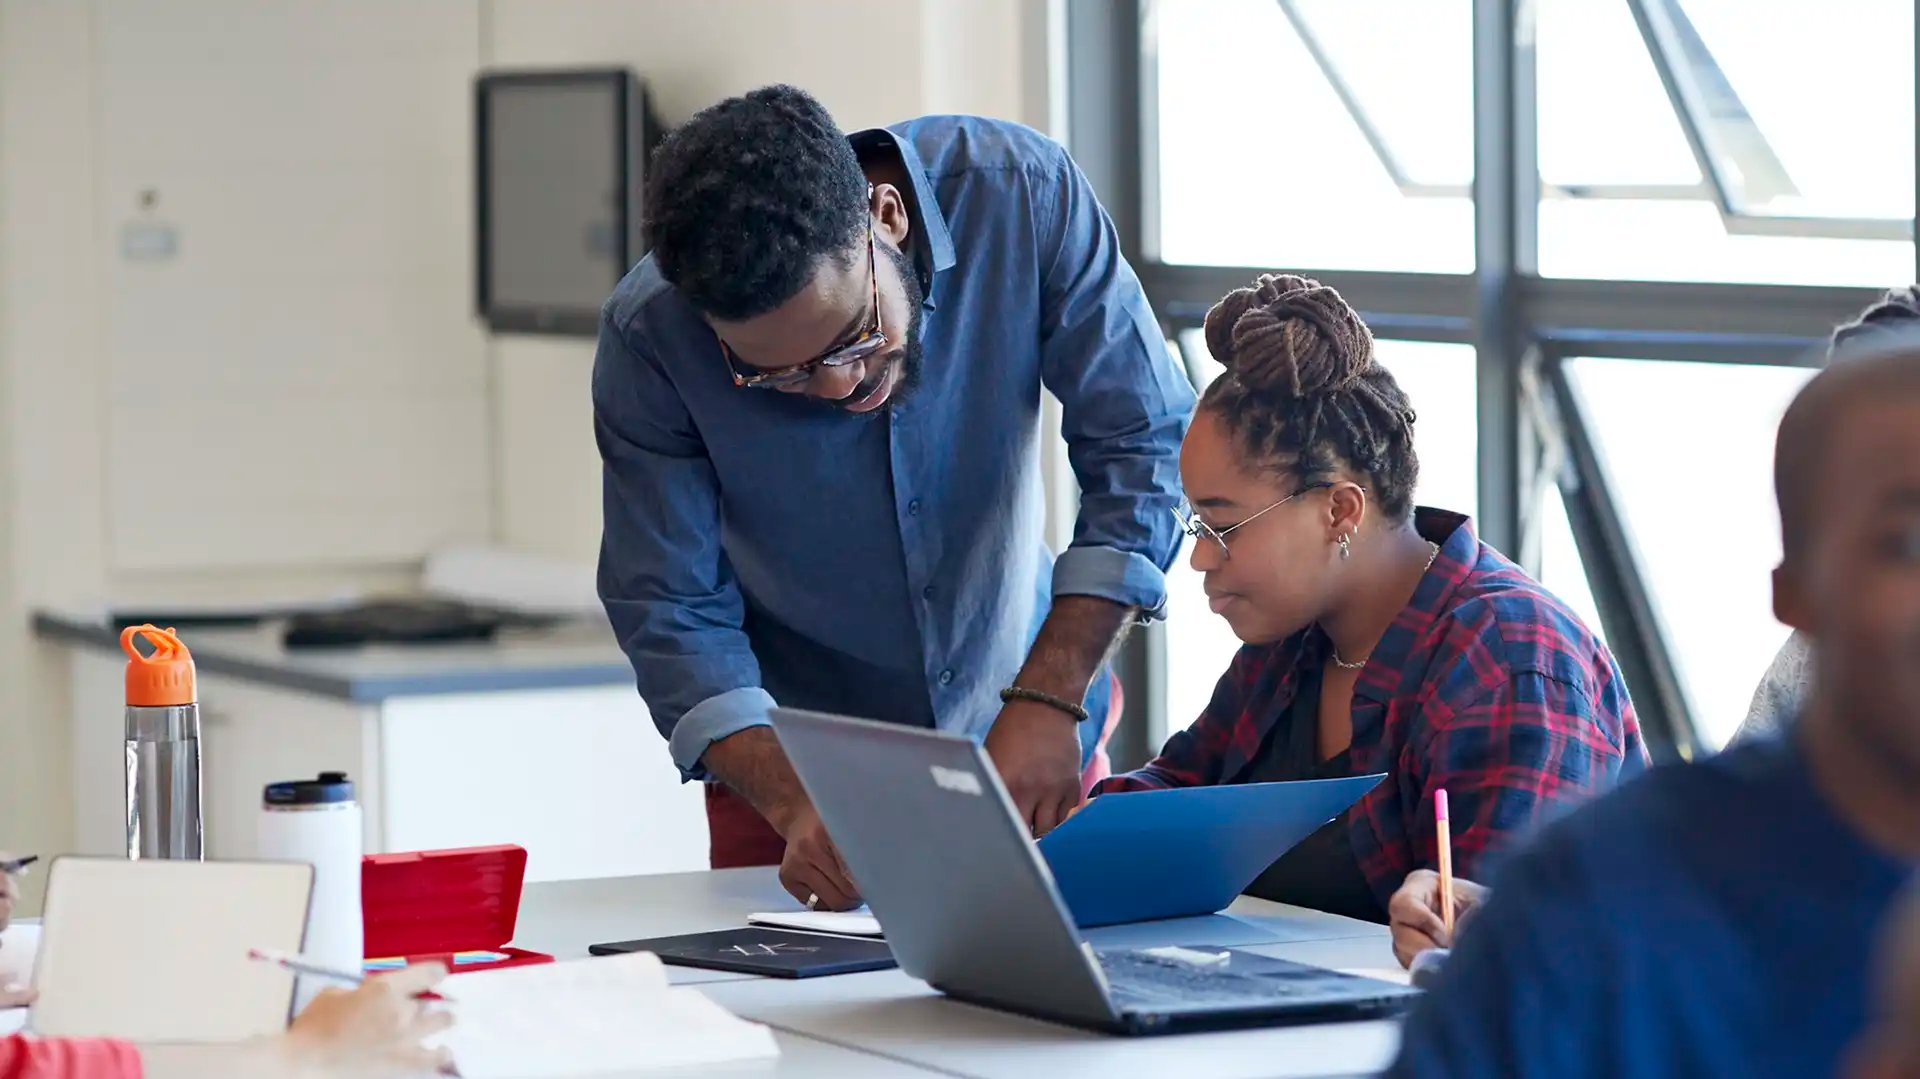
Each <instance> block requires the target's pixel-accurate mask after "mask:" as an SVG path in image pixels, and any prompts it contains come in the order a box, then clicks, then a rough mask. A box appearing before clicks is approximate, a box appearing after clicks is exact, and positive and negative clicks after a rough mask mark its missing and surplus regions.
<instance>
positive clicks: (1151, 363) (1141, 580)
mask: <svg viewBox="0 0 1920 1079" xmlns="http://www.w3.org/2000/svg"><path fill="white" fill-rule="evenodd" d="M1050 166H1051V167H1050V168H1049V169H1048V170H1045V171H1044V173H1042V174H1040V175H1036V176H1035V177H1034V178H1033V183H1034V184H1035V188H1034V204H1035V205H1034V216H1035V230H1036V234H1037V236H1038V240H1039V247H1040V260H1041V271H1042V279H1041V292H1042V295H1041V301H1042V306H1041V326H1042V329H1041V377H1042V379H1043V381H1044V382H1045V383H1046V386H1047V388H1048V389H1050V390H1052V391H1053V394H1054V396H1055V397H1057V398H1059V400H1060V405H1061V425H1060V426H1061V433H1062V434H1063V435H1064V436H1065V437H1066V441H1067V457H1068V460H1069V461H1070V463H1071V464H1072V466H1073V474H1074V477H1075V479H1077V480H1078V481H1079V485H1080V513H1079V517H1078V519H1077V520H1076V521H1075V522H1074V530H1073V543H1072V545H1071V546H1070V547H1068V549H1067V550H1065V551H1063V552H1061V554H1060V556H1059V559H1058V561H1057V562H1056V563H1055V565H1054V571H1053V594H1054V595H1056V596H1064V595H1089V596H1100V597H1103V598H1105V599H1111V600H1114V601H1115V602H1117V603H1122V604H1125V605H1127V606H1129V607H1137V608H1140V609H1141V610H1143V611H1147V612H1150V613H1152V614H1155V615H1158V614H1160V613H1161V612H1162V611H1163V610H1164V607H1165V604H1166V594H1167V585H1166V569H1167V567H1168V566H1169V565H1170V564H1172V562H1173V559H1174V557H1175V556H1176V555H1177V554H1178V553H1179V551H1180V539H1181V536H1180V531H1179V527H1178V524H1177V522H1176V521H1175V518H1174V516H1173V512H1172V511H1173V509H1174V507H1175V505H1176V504H1177V503H1178V501H1179V494H1178V491H1179V486H1180V440H1181V439H1182V438H1183V437H1184V436H1185V435H1186V430H1187V422H1188V420H1189V418H1190V417H1191V415H1192V412H1193V404H1194V393H1193V384H1192V383H1191V382H1190V381H1189V380H1188V378H1187V375H1186V372H1185V370H1183V369H1182V368H1181V367H1180V366H1179V365H1178V364H1176V363H1175V362H1174V358H1173V356H1172V354H1171V353H1170V352H1169V351H1168V349H1167V344H1166V338H1165V337H1164V336H1163V335H1162V334H1161V331H1160V325H1159V323H1158V322H1157V321H1156V320H1155V319H1154V317H1153V312H1152V310H1151V309H1150V308H1149V307H1148V306H1147V296H1146V293H1145V292H1144V291H1143V290H1142V289H1141V287H1140V280H1139V278H1137V277H1135V276H1134V272H1133V268H1132V267H1131V266H1129V265H1127V261H1126V259H1125V257H1123V256H1122V255H1121V252H1120V239H1119V235H1118V234H1117V233H1116V232H1115V231H1114V227H1113V222H1112V221H1111V220H1110V219H1109V218H1108V217H1107V214H1106V211H1105V210H1103V209H1102V208H1101V206H1100V203H1099V200H1098V199H1097V198H1095V196H1094V193H1093V188H1092V186H1091V185H1089V184H1088V183H1087V179H1086V177H1085V176H1083V175H1082V174H1081V172H1080V170H1079V168H1078V167H1077V166H1076V165H1074V163H1073V161H1072V159H1070V158H1069V157H1068V156H1067V154H1066V152H1065V151H1064V150H1061V151H1059V153H1058V155H1057V158H1056V159H1054V160H1053V161H1051V162H1050Z"/></svg>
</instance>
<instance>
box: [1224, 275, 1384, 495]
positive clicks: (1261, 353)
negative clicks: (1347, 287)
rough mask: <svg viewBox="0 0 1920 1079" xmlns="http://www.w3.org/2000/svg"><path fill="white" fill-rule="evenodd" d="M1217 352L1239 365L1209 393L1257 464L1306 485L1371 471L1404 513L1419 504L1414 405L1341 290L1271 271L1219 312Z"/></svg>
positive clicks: (1375, 484)
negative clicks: (1415, 494)
mask: <svg viewBox="0 0 1920 1079" xmlns="http://www.w3.org/2000/svg"><path fill="white" fill-rule="evenodd" d="M1206 335H1207V351H1209V352H1211V353H1213V358H1214V359H1216V360H1218V361H1219V362H1220V363H1221V364H1222V365H1223V366H1224V367H1226V369H1227V373H1226V374H1225V375H1223V376H1221V377H1220V378H1217V379H1214V380H1213V382H1212V384H1210V385H1209V386H1208V387H1207V391H1206V393H1205V394H1203V395H1202V396H1201V398H1200V407H1201V408H1202V409H1206V410H1208V411H1210V412H1211V413H1212V414H1214V415H1216V416H1218V417H1220V419H1221V420H1222V421H1223V422H1224V423H1225V425H1226V429H1227V431H1228V432H1229V434H1230V435H1231V436H1232V438H1233V440H1234V442H1235V443H1236V444H1237V445H1238V446H1239V449H1240V452H1241V453H1242V454H1243V455H1244V456H1245V458H1246V460H1247V462H1248V464H1249V465H1251V466H1253V467H1258V468H1265V469H1268V470H1271V471H1274V472H1280V473H1286V474H1289V475H1290V476H1291V477H1292V478H1293V480H1294V481H1295V482H1297V483H1299V484H1301V485H1303V486H1304V485H1308V484H1314V483H1322V482H1325V481H1327V480H1330V479H1332V478H1333V477H1334V476H1336V475H1337V474H1338V473H1339V472H1340V471H1341V470H1346V471H1348V472H1350V473H1356V474H1357V476H1356V478H1364V479H1365V481H1366V486H1367V487H1368V488H1369V489H1370V491H1371V495H1372V498H1373V499H1374V501H1375V503H1376V504H1377V505H1378V506H1379V508H1380V510H1381V511H1382V512H1383V513H1384V514H1385V515H1386V516H1388V517H1389V518H1392V519H1394V520H1406V519H1407V518H1408V516H1409V515H1410V514H1411V513H1412V512H1413V488H1414V484H1415V483H1416V482H1417V481H1418V479H1419V474H1420V462H1419V460H1418V459H1417V458H1416V457H1415V456H1414V453H1413V418H1414V417H1413V406H1412V405H1411V404H1410V403H1408V401H1407V395H1406V393H1405V392H1404V391H1402V390H1401V389H1400V384H1399V383H1398V382H1395V381H1394V378H1393V373H1392V372H1390V371H1388V370H1387V369H1386V367H1384V366H1382V365H1381V364H1380V363H1379V362H1378V361H1376V360H1375V359H1374V355H1373V333H1372V331H1370V330H1368V329H1367V324H1366V323H1365V322H1362V321H1361V320H1360V316H1359V314H1357V313H1356V312H1355V311H1354V310H1353V308H1352V307H1349V306H1348V305H1347V301H1346V300H1344V299H1342V298H1341V297H1340V294H1339V293H1338V292H1336V291H1334V290H1333V289H1331V288H1329V287H1327V286H1326V285H1323V284H1321V283H1320V282H1318V281H1315V280H1313V279H1311V278H1306V277H1295V276H1293V275H1292V274H1262V275H1261V276H1260V279H1259V280H1258V281H1255V282H1254V283H1253V285H1252V286H1251V287H1249V288H1240V289H1234V290H1233V291H1232V292H1230V293H1228V294H1227V296H1226V298H1225V299H1222V300H1221V301H1220V302H1219V303H1217V304H1214V305H1213V310H1211V311H1208V312H1207V323H1206Z"/></svg>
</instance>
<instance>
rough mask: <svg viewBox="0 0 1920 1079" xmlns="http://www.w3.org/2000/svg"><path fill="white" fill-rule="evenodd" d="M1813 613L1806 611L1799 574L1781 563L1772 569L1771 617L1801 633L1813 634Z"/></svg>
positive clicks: (1804, 590)
mask: <svg viewBox="0 0 1920 1079" xmlns="http://www.w3.org/2000/svg"><path fill="white" fill-rule="evenodd" d="M1812 614H1813V612H1812V611H1810V610H1808V609H1807V594H1806V587H1805V586H1804V585H1803V584H1802V583H1801V581H1800V574H1799V573H1798V572H1797V571H1796V570H1795V569H1794V568H1793V567H1792V566H1790V565H1788V564H1786V563H1784V562H1782V563H1781V564H1780V565H1778V566H1775V567H1774V568H1773V616H1774V617H1775V618H1777V619H1779V620H1780V621H1781V622H1782V623H1783V624H1785V625H1788V626H1791V627H1793V628H1794V629H1797V630H1799V631H1800V632H1802V633H1811V632H1813V618H1812Z"/></svg>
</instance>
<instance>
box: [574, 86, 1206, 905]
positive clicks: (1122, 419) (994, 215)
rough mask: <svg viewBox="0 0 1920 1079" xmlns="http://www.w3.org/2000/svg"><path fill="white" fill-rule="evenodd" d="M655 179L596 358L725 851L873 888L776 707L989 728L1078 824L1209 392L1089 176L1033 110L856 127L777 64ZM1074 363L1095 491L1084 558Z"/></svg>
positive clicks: (683, 750) (806, 886)
mask: <svg viewBox="0 0 1920 1079" xmlns="http://www.w3.org/2000/svg"><path fill="white" fill-rule="evenodd" d="M646 203H647V205H646V214H647V234H648V235H647V239H648V244H649V247H650V249H651V253H650V254H649V255H648V256H647V258H646V259H645V260H643V261H642V262H641V263H640V264H639V265H638V266H637V267H635V268H634V269H633V271H632V272H631V273H629V274H628V275H627V277H626V279H625V280H624V281H622V282H621V283H620V286H619V288H618V289H616V290H615V292H614V294H613V297H612V299H610V300H609V301H608V302H607V305H606V308H605V311H604V314H603V317H602V321H601V327H600V348H599V354H598V356H597V358H596V360H595V363H594V378H593V399H594V424H595V433H596V435H597V437H598V440H599V444H600V453H601V457H602V459H603V461H604V464H605V488H606V489H605V534H604V537H603V541H602V547H601V558H600V594H601V597H602V599H603V600H604V601H605V603H606V607H607V612H608V615H609V616H610V617H611V619H612V621H613V626H614V629H615V631H616V632H617V634H618V635H619V638H620V641H621V644H622V647H623V648H625V650H626V652H627V654H628V656H629V657H631V659H632V661H633V665H634V671H635V673H636V675H637V676H638V682H639V688H640V694H641V696H642V697H643V698H645V699H646V702H647V705H648V706H649V708H651V709H652V711H653V716H654V720H655V722H656V723H657V724H658V725H659V727H660V730H661V732H662V733H663V734H665V735H666V737H667V740H668V744H669V747H670V749H671V752H672V754H673V759H674V762H675V763H676V764H677V765H679V767H680V770H681V772H682V774H683V775H684V776H685V777H686V778H688V779H698V780H705V781H707V782H708V783H709V786H708V788H707V816H708V821H709V823H710V825H711V827H712V835H713V842H712V860H713V865H714V866H715V867H716V868H720V867H725V866H738V865H766V864H773V863H776V862H777V863H779V865H780V879H781V882H782V883H783V884H784V885H785V886H786V888H787V890H788V891H790V892H792V893H793V894H794V896H795V897H796V898H798V899H800V900H802V901H804V902H807V903H808V904H809V905H810V906H811V905H814V904H815V903H818V904H819V905H821V906H825V907H830V908H846V907H850V906H853V905H855V904H856V903H857V902H858V901H859V897H858V894H857V892H856V890H855V887H854V883H853V882H852V881H851V880H850V879H849V878H848V876H847V873H846V869H845V867H844V866H843V865H842V864H841V862H840V858H839V855H838V854H837V853H836V852H835V850H834V848H833V844H832V842H831V840H830V839H829V838H828V837H827V835H826V832H825V829H824V828H823V826H822V825H821V823H820V819H819V817H818V815H816V813H815V812H814V810H813V807H812V805H811V803H810V802H809V801H808V799H807V796H806V793H805V791H804V790H803V789H802V788H801V786H800V783H799V781H798V779H797V778H796V777H795V776H794V773H793V769H792V767H791V766H790V765H789V764H788V763H787V759H786V756H785V755H784V754H783V753H782V752H781V749H780V744H779V742H778V740H777V739H776V738H775V737H774V733H773V729H772V728H771V727H770V726H768V710H769V709H771V708H772V707H773V705H774V703H775V702H776V701H778V702H779V703H781V704H785V705H789V706H796V707H806V708H815V709H820V710H826V711H835V712H842V713H847V714H852V715H859V716H866V717H870V718H875V719H882V720H887V721H891V722H896V723H903V724H909V725H917V726H922V727H938V728H940V729H942V730H948V731H957V732H963V733H966V734H970V735H974V736H982V735H984V736H985V739H986V746H987V749H988V751H989V752H990V753H991V754H992V756H993V760H994V763H995V765H996V766H997V767H998V768H999V770H1000V773H1001V776H1002V777H1003V778H1004V779H1005V781H1006V784H1007V787H1008V789H1009V790H1010V792H1011V793H1012V795H1013V797H1014V801H1015V802H1016V804H1017V805H1018V806H1019V808H1020V811H1021V813H1023V814H1024V815H1025V817H1026V818H1027V821H1028V823H1029V824H1030V825H1031V827H1032V828H1033V831H1034V832H1035V834H1036V835H1037V834H1042V833H1044V832H1046V831H1048V830H1050V829H1051V828H1052V827H1053V826H1054V825H1055V824H1057V823H1058V822H1059V821H1060V820H1062V819H1064V818H1065V816H1066V815H1067V814H1068V813H1069V812H1071V810H1072V809H1073V807H1074V806H1075V805H1077V804H1078V802H1079V801H1080V799H1081V797H1082V794H1083V793H1084V792H1083V790H1082V787H1081V773H1082V769H1083V768H1084V767H1085V765H1086V763H1087V761H1088V760H1089V759H1090V758H1091V755H1092V749H1093V747H1094V746H1095V745H1096V743H1097V741H1098V738H1099V736H1100V734H1101V731H1102V730H1103V728H1104V726H1105V720H1106V718H1107V710H1108V705H1109V694H1110V692H1111V691H1110V689H1109V684H1108V683H1109V678H1108V676H1107V675H1106V674H1105V672H1104V670H1103V665H1104V662H1105V660H1106V659H1107V657H1108V655H1109V654H1110V652H1111V651H1112V649H1113V647H1114V645H1115V643H1116V642H1117V640H1118V639H1119V637H1120V635H1121V632H1122V630H1123V629H1124V627H1125V626H1127V625H1128V624H1129V623H1130V622H1131V621H1133V620H1134V619H1135V618H1137V617H1139V616H1141V615H1142V613H1143V612H1144V613H1146V614H1149V615H1151V614H1153V613H1156V612H1158V611H1159V609H1160V608H1161V606H1162V604H1163V602H1164V598H1165V580H1164V577H1163V576H1162V573H1163V571H1164V569H1165V568H1166V566H1167V565H1168V563H1170V562H1171V561H1172V559H1173V557H1174V555H1175V553H1176V551H1177V550H1178V547H1179V535H1178V532H1177V530H1176V522H1175V520H1174V516H1173V514H1172V513H1171V512H1170V511H1171V510H1172V508H1173V506H1174V504H1175V502H1176V501H1177V500H1178V499H1177V496H1176V494H1175V490H1176V488H1177V485H1178V475H1177V455H1178V452H1179V447H1180V439H1181V436H1182V435H1183V434H1184V433H1185V429H1186V424H1187V418H1188V414H1189V413H1190V412H1191V411H1192V408H1193V401H1194V397H1193V390H1192V387H1191V386H1190V384H1189V383H1188V381H1187V379H1186V376H1185V375H1184V373H1183V372H1181V371H1180V370H1179V369H1178V368H1176V366H1175V365H1174V363H1173V361H1172V358H1171V356H1170V355H1169V354H1168V352H1167V349H1166V346H1165V342H1164V339H1163V337H1162V335H1161V332H1160V329H1159V327H1158V325H1157V323H1156V322H1155V319H1154V317H1153V314H1152V312H1151V311H1150V310H1149V309H1148V307H1147V302H1146V297H1145V295H1144V294H1143V293H1142V291H1141V289H1140V284H1139V281H1138V280H1137V279H1136V278H1135V277H1134V274H1133V271H1132V270H1131V268H1129V267H1128V265H1127V263H1126V261H1125V260H1124V259H1123V258H1122V257H1121V254H1120V250H1119V244H1118V242H1117V239H1116V236H1115V233H1114V229H1113V225H1112V223H1111V222H1110V221H1109V220H1108V218H1107V216H1106V214H1105V212H1104V211H1103V210H1102V209H1101V207H1100V204H1099V202H1098V201H1097V200H1096V199H1095V197H1094V194H1093V191H1092V189H1091V188H1090V187H1089V186H1088V184H1087V181H1086V179H1085V178H1084V177H1083V176H1082V175H1081V174H1080V171H1079V170H1078V169H1077V168H1076V167H1075V166H1074V164H1073V162H1072V160H1070V159H1069V158H1068V156H1067V154H1066V152H1065V151H1064V150H1062V149H1061V148H1060V146H1058V145H1057V144H1055V143H1053V142H1051V141H1048V140H1047V139H1046V138H1044V137H1042V136H1040V135H1039V134H1037V133H1035V132H1033V131H1031V130H1028V129H1027V128H1023V127H1020V126H1018V125H1015V124H1009V123H1004V122H1000V121H996V120H988V119H982V118H978V117H961V116H935V117H924V118H921V119H918V120H912V121H908V122H906V123H902V124H897V125H895V126H893V127H890V128H884V129H875V130H871V131H862V132H859V133H856V134H854V135H852V136H847V135H844V134H842V133H841V131H840V130H839V128H838V127H837V126H835V124H834V122H833V119H832V117H830V116H829V115H828V114H827V112H826V111H825V110H824V109H823V108H822V107H821V106H820V104H819V103H818V102H817V101H815V100H814V99H813V98H811V97H809V96H808V95H807V94H806V93H804V92H803V91H800V90H797V89H794V88H793V87H788V86H772V87H767V88H764V89H761V90H756V91H754V92H752V93H750V94H748V95H746V96H744V97H738V98H732V99H729V100H727V101H723V102H721V103H720V104H718V105H715V106H714V107H712V108H710V109H708V110H706V111H705V112H702V113H700V114H699V115H698V116H695V117H694V118H693V119H692V120H690V121H689V122H688V123H687V124H686V125H685V126H683V127H681V128H679V129H678V130H677V131H675V132H674V133H673V135H671V136H670V137H669V138H668V139H667V141H666V142H665V143H664V144H663V145H662V146H661V148H660V150H659V152H658V154H657V155H656V156H655V158H654V161H653V164H652V167H651V169H650V170H649V176H648V189H647V197H646ZM1043 386H1044V387H1045V388H1046V389H1049V390H1051V391H1053V393H1054V394H1055V395H1056V396H1057V397H1058V398H1059V399H1060V401H1061V404H1062V427H1063V431H1064V434H1065V436H1066V439H1067V444H1068V447H1069V456H1070V459H1071V461H1072V464H1073V470H1074V474H1075V476H1076V477H1077V478H1078V480H1079V486H1080V491H1081V495H1080V513H1079V518H1078V521H1077V522H1076V524H1075V528H1074V538H1073V543H1072V545H1071V546H1070V547H1069V548H1068V550H1066V551H1065V552H1063V553H1062V554H1061V555H1060V556H1059V558H1058V559H1057V560H1056V559H1054V558H1053V556H1052V555H1051V554H1050V553H1049V552H1048V551H1047V550H1046V548H1045V546H1044V542H1043V538H1042V526H1043V511H1042V500H1041V486H1040V473H1039V467H1038V458H1039V415H1040V400H1041V389H1042V387H1043ZM1036 633H1037V636H1036ZM1096 674H1098V675H1099V678H1098V679H1096V677H1095V676H1096ZM1090 687H1091V688H1090ZM1003 691H1006V692H1004V693H1003ZM743 799H744V801H743ZM875 809H876V811H880V812H884V811H885V807H880V806H876V807H875Z"/></svg>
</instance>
